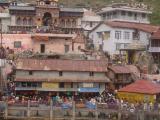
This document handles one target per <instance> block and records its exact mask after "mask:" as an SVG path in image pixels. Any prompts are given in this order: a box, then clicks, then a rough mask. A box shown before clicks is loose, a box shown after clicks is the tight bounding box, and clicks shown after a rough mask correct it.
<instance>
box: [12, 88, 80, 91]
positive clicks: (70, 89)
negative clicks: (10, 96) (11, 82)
mask: <svg viewBox="0 0 160 120" xmlns="http://www.w3.org/2000/svg"><path fill="white" fill-rule="evenodd" d="M15 90H38V91H48V90H49V91H62V92H63V91H78V88H53V89H50V88H40V87H16V88H15Z"/></svg>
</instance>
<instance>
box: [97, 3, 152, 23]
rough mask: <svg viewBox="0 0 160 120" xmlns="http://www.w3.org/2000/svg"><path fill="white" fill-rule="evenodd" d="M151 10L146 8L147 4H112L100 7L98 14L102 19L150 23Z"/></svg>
mask: <svg viewBox="0 0 160 120" xmlns="http://www.w3.org/2000/svg"><path fill="white" fill-rule="evenodd" d="M151 13H152V12H151V11H149V10H148V9H147V6H145V5H142V4H137V5H129V4H124V3H120V4H112V5H110V6H107V7H105V8H102V10H101V11H99V12H98V14H99V15H100V16H101V18H102V20H103V21H107V20H110V21H126V22H136V23H150V21H149V15H150V14H151Z"/></svg>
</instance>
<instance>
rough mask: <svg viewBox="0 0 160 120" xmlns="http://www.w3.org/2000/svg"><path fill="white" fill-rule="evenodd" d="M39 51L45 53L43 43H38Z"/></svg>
mask: <svg viewBox="0 0 160 120" xmlns="http://www.w3.org/2000/svg"><path fill="white" fill-rule="evenodd" d="M40 50H41V53H45V44H41V45H40Z"/></svg>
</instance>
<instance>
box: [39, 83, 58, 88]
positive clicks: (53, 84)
mask: <svg viewBox="0 0 160 120" xmlns="http://www.w3.org/2000/svg"><path fill="white" fill-rule="evenodd" d="M42 88H48V89H52V88H59V84H58V83H42Z"/></svg>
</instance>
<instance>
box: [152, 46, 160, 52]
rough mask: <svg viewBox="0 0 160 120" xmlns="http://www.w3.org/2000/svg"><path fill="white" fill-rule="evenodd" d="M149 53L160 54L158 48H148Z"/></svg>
mask: <svg viewBox="0 0 160 120" xmlns="http://www.w3.org/2000/svg"><path fill="white" fill-rule="evenodd" d="M149 52H160V47H150V48H149Z"/></svg>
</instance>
